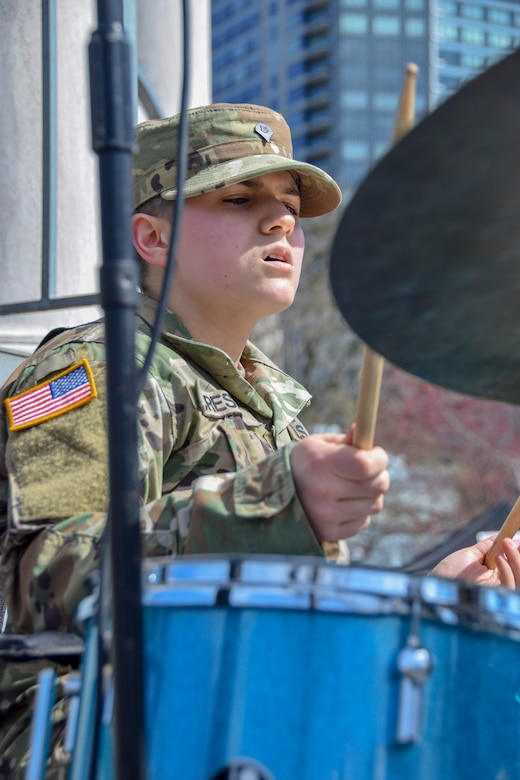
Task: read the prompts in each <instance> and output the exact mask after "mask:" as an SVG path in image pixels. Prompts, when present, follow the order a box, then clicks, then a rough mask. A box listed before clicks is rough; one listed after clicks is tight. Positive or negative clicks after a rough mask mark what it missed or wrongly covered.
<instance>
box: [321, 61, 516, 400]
mask: <svg viewBox="0 0 520 780" xmlns="http://www.w3.org/2000/svg"><path fill="white" fill-rule="evenodd" d="M519 83H520V49H519V50H518V51H516V52H514V53H513V54H511V55H509V56H508V57H506V58H505V59H504V60H502V61H501V62H499V63H498V64H496V65H494V66H493V67H491V68H490V69H489V70H487V71H485V72H484V73H482V74H481V75H480V76H478V77H477V78H475V79H474V80H472V81H471V82H469V83H467V84H466V85H465V86H463V87H462V88H461V90H460V91H459V92H457V93H456V94H455V95H454V96H452V97H451V98H449V99H448V100H447V101H446V102H445V103H443V104H442V105H441V106H440V107H439V108H438V109H436V110H435V111H434V112H432V113H431V114H430V115H429V116H428V117H426V118H425V119H424V120H423V121H422V122H420V123H419V124H418V125H417V126H416V127H415V128H414V129H413V130H412V131H411V132H410V133H408V134H407V135H406V136H405V137H404V138H403V139H402V140H401V141H400V142H399V143H398V144H396V145H395V146H394V147H393V148H392V149H391V150H390V151H389V153H388V154H387V155H386V156H385V157H384V158H383V159H382V160H381V161H380V162H379V163H378V164H377V165H376V167H375V168H374V169H373V170H372V172H371V173H370V174H369V175H368V176H367V178H366V179H365V180H364V181H363V182H362V184H361V185H360V187H359V189H358V190H357V192H356V193H355V195H354V197H353V198H352V200H351V201H350V203H349V204H348V205H347V207H346V209H345V211H344V214H343V215H342V218H341V220H340V224H339V226H338V229H337V232H336V235H335V237H334V241H333V246H332V254H331V262H330V284H331V288H332V292H333V295H334V297H335V300H336V303H337V305H338V307H339V310H340V312H341V313H342V315H343V317H344V318H345V320H346V321H347V322H348V324H349V325H350V326H351V328H352V329H353V330H354V331H355V332H356V333H357V335H358V336H359V337H360V338H361V339H362V340H363V341H364V342H365V343H366V344H367V345H368V346H370V347H371V348H372V349H373V350H374V351H376V352H378V353H379V354H380V355H382V356H383V357H384V358H386V359H387V360H389V361H390V362H392V363H394V364H395V365H396V366H398V367H399V368H402V369H404V370H405V371H407V372H409V373H411V374H413V375H415V376H417V377H419V378H421V379H424V380H426V381H428V382H431V383H433V384H437V385H440V386H441V387H445V388H448V389H451V390H455V391H458V392H461V393H464V394H468V395H474V396H478V397H481V398H488V399H492V400H497V401H505V402H509V403H518V402H520V365H519V362H520V361H519V357H520V96H519V91H518V84H519Z"/></svg>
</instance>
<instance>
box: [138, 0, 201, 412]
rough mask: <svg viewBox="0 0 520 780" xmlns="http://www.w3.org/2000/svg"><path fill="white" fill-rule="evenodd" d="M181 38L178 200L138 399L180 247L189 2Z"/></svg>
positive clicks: (184, 6) (184, 10) (185, 6)
mask: <svg viewBox="0 0 520 780" xmlns="http://www.w3.org/2000/svg"><path fill="white" fill-rule="evenodd" d="M182 37H183V55H182V71H183V76H182V95H181V110H180V119H179V147H178V151H177V178H176V187H177V196H176V199H175V204H174V209H173V217H172V228H171V238H170V246H169V247H168V259H167V262H166V269H165V272H164V280H163V288H162V292H161V297H160V298H159V304H158V306H157V316H156V320H155V323H154V327H153V330H152V338H151V341H150V344H149V347H148V352H147V354H146V358H145V361H144V364H143V367H142V369H141V371H140V372H139V375H138V377H137V398H138V399H139V396H140V395H141V393H142V391H143V387H144V383H145V381H146V376H147V374H148V370H149V368H150V364H151V362H152V358H153V353H154V350H155V347H156V344H157V342H158V340H159V336H160V334H161V329H162V324H163V321H164V315H165V313H166V308H167V306H168V298H169V294H170V287H171V282H172V278H173V272H174V270H175V259H176V255H177V245H178V243H179V235H180V225H181V219H182V213H183V210H184V181H185V179H186V170H187V165H188V153H187V145H188V100H189V95H188V92H189V85H190V12H189V0H183V2H182Z"/></svg>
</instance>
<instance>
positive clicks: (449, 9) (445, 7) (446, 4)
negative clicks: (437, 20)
mask: <svg viewBox="0 0 520 780" xmlns="http://www.w3.org/2000/svg"><path fill="white" fill-rule="evenodd" d="M438 5H439V11H440V12H441V14H443V15H444V14H447V15H448V16H457V3H454V2H453V0H439V3H438Z"/></svg>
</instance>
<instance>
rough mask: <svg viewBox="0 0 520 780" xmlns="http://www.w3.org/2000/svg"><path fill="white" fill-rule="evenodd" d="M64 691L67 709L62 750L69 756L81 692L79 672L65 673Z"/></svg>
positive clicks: (72, 745) (74, 734) (76, 723)
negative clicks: (66, 698) (67, 702)
mask: <svg viewBox="0 0 520 780" xmlns="http://www.w3.org/2000/svg"><path fill="white" fill-rule="evenodd" d="M64 692H65V695H66V696H67V697H68V699H69V709H68V713H67V725H66V728H65V737H64V741H63V752H64V753H66V754H68V755H69V756H70V755H71V754H72V751H73V749H74V744H75V740H76V730H77V727H78V717H79V704H80V694H81V676H80V674H79V672H71V673H70V674H68V675H67V677H66V679H65V682H64Z"/></svg>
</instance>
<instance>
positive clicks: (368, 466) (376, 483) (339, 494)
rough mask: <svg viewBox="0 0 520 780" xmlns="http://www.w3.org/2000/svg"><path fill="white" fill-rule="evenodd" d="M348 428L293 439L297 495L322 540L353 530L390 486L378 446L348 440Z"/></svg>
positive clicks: (367, 520) (347, 534) (377, 507)
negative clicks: (365, 447) (368, 447)
mask: <svg viewBox="0 0 520 780" xmlns="http://www.w3.org/2000/svg"><path fill="white" fill-rule="evenodd" d="M351 440H352V433H351V432H350V433H348V434H331V433H326V434H315V435H313V436H309V437H308V438H306V439H303V440H301V441H299V442H297V443H296V444H295V445H294V447H293V450H292V453H291V469H292V473H293V478H294V482H295V485H296V491H297V494H298V498H299V499H300V501H301V503H302V505H303V508H304V509H305V513H306V514H307V517H308V518H309V520H310V523H311V525H312V527H313V529H314V533H315V534H316V536H317V537H318V539H319V540H320V541H322V542H333V541H337V540H338V539H347V538H349V537H350V536H354V534H357V533H358V532H359V531H361V530H362V529H363V528H365V527H366V526H367V525H368V524H369V523H370V516H371V515H373V514H376V513H377V512H380V511H381V509H382V508H383V498H384V494H385V493H386V491H387V490H388V488H389V486H390V476H389V474H388V471H387V466H388V456H387V454H386V452H385V451H384V450H383V449H381V447H374V448H373V449H371V450H361V449H358V448H357V447H354V446H352V444H351Z"/></svg>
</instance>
